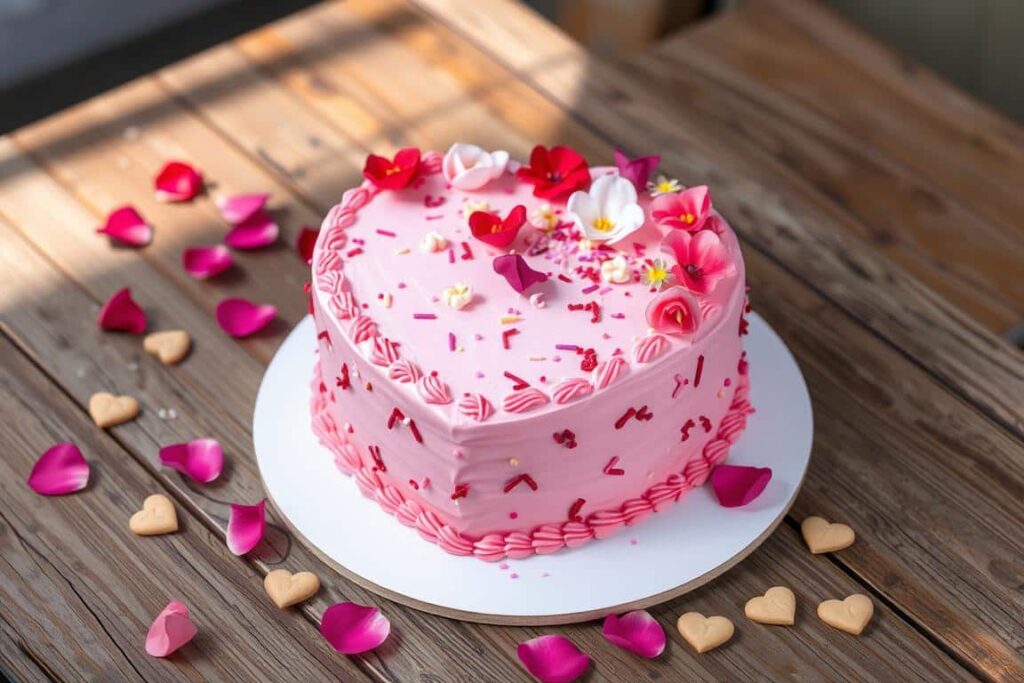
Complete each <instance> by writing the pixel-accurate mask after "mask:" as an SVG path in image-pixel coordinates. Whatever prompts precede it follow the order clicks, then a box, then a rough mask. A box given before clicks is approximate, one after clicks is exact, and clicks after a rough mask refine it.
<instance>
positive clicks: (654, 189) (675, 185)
mask: <svg viewBox="0 0 1024 683" xmlns="http://www.w3.org/2000/svg"><path fill="white" fill-rule="evenodd" d="M682 189H683V186H682V184H681V183H680V182H679V181H678V180H676V179H675V178H669V177H668V176H663V175H659V176H658V180H657V182H655V181H648V183H647V192H648V193H649V194H650V195H651V196H652V197H657V196H658V195H659V194H673V193H675V192H679V191H680V190H682Z"/></svg>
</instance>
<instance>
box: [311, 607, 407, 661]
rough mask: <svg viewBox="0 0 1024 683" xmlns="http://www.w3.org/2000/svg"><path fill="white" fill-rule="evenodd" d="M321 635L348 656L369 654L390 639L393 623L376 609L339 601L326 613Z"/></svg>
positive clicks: (321, 623) (323, 618) (322, 620)
mask: <svg viewBox="0 0 1024 683" xmlns="http://www.w3.org/2000/svg"><path fill="white" fill-rule="evenodd" d="M320 633H322V634H323V636H324V639H325V640H326V641H327V642H328V643H330V644H331V647H333V648H334V649H335V650H337V651H338V652H340V653H342V654H346V655H357V654H359V653H361V652H368V651H369V650H372V649H374V648H376V647H379V646H380V644H381V643H383V642H384V641H385V640H387V639H388V635H390V633H391V622H390V621H388V618H387V617H385V616H384V615H383V614H381V613H380V610H379V609H377V608H376V607H366V606H363V605H357V604H356V603H354V602H339V603H336V604H334V605H331V606H330V607H328V608H327V609H326V610H324V614H323V616H322V617H321V618H320Z"/></svg>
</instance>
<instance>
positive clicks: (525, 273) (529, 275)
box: [492, 254, 548, 294]
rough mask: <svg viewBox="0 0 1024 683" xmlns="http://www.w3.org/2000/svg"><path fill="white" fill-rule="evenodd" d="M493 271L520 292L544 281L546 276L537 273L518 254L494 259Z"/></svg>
mask: <svg viewBox="0 0 1024 683" xmlns="http://www.w3.org/2000/svg"><path fill="white" fill-rule="evenodd" d="M492 265H493V266H494V272H495V273H497V274H498V275H501V276H502V277H503V278H505V280H507V281H508V283H509V285H511V286H512V289H514V290H516V291H517V292H519V293H520V294H522V293H523V292H524V291H526V290H527V289H529V288H530V287H532V286H533V285H535V284H537V283H539V282H544V281H545V280H547V279H548V276H547V275H545V274H544V273H539V272H537V271H536V270H534V269H533V268H531V267H530V266H528V265H527V264H526V261H525V260H524V259H523V257H522V256H520V255H519V254H505V255H504V256H497V257H495V259H494V263H493V264H492Z"/></svg>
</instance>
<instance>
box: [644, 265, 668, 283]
mask: <svg viewBox="0 0 1024 683" xmlns="http://www.w3.org/2000/svg"><path fill="white" fill-rule="evenodd" d="M667 277H668V271H667V270H665V269H664V268H657V267H651V268H648V269H647V279H648V280H649V281H650V282H661V281H662V280H664V279H665V278H667Z"/></svg>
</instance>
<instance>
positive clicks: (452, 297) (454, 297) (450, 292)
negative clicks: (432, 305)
mask: <svg viewBox="0 0 1024 683" xmlns="http://www.w3.org/2000/svg"><path fill="white" fill-rule="evenodd" d="M441 298H442V299H444V302H445V303H446V304H447V305H449V306H451V307H452V308H454V309H455V310H456V311H458V310H460V309H462V308H465V307H466V306H467V305H469V302H470V301H471V300H472V299H473V290H472V288H470V286H469V285H467V284H466V283H465V282H456V283H455V284H454V285H452V286H451V287H445V288H444V291H443V292H441Z"/></svg>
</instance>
